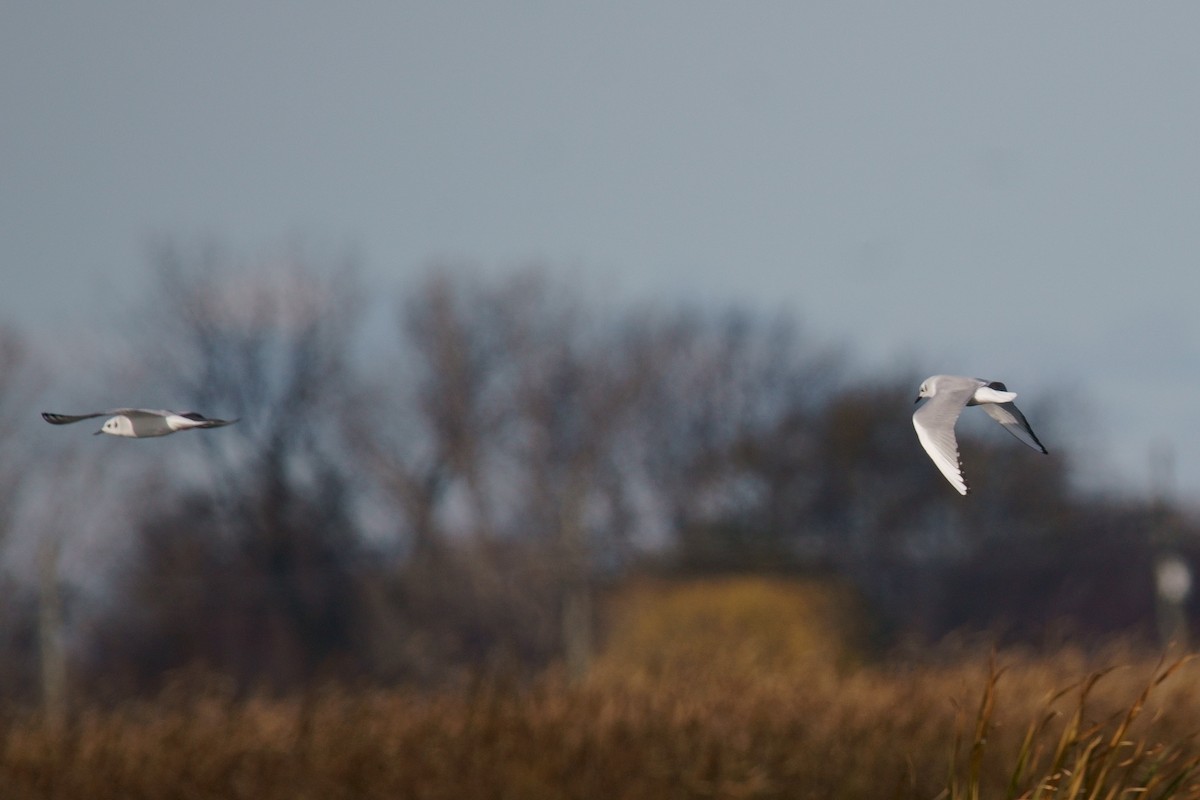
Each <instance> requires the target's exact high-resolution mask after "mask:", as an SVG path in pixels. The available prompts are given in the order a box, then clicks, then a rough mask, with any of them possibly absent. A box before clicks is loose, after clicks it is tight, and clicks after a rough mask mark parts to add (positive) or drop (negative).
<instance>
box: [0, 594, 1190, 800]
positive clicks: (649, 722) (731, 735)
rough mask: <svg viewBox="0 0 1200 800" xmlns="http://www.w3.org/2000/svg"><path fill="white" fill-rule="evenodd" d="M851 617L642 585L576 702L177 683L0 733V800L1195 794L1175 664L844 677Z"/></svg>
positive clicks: (1019, 665) (530, 689) (533, 693)
mask: <svg viewBox="0 0 1200 800" xmlns="http://www.w3.org/2000/svg"><path fill="white" fill-rule="evenodd" d="M851 608H852V607H851V605H850V604H849V603H847V602H844V598H843V597H842V596H841V595H840V593H839V592H837V591H836V590H828V589H825V588H818V587H813V586H805V585H793V584H787V583H783V582H772V581H762V580H750V579H745V580H733V581H725V582H720V583H715V584H714V583H709V584H704V585H689V586H682V587H664V586H657V587H656V586H641V587H635V588H634V589H631V590H629V591H626V592H623V593H621V595H620V597H618V598H617V600H616V601H615V602H614V604H613V605H612V618H611V620H610V622H611V628H610V630H611V631H612V635H611V636H610V638H609V641H608V643H607V645H606V648H605V651H604V653H603V655H602V656H601V658H600V659H599V661H598V663H597V665H596V668H595V669H594V670H593V672H592V673H591V674H590V675H589V676H588V677H587V678H586V679H585V680H583V681H580V682H578V683H570V682H568V681H566V680H565V679H564V678H563V677H562V675H561V674H559V673H558V672H557V671H554V670H551V671H549V672H547V673H545V674H543V675H541V676H539V677H537V678H535V679H532V680H525V681H518V680H505V679H501V678H488V679H474V680H464V681H462V682H457V683H455V684H454V685H453V686H447V687H444V688H441V689H438V690H436V691H433V690H428V689H404V688H390V689H349V688H345V687H338V686H324V687H319V688H315V689H313V690H312V691H310V692H309V693H307V694H305V695H304V696H301V697H292V698H285V699H267V698H235V697H234V696H232V694H231V693H230V692H228V691H225V690H224V689H223V688H222V685H221V682H220V681H219V680H215V679H214V680H199V679H180V680H179V681H177V682H176V683H175V684H173V685H172V686H171V687H170V688H168V689H167V690H165V691H164V692H162V693H161V694H160V695H159V696H158V697H156V698H155V699H153V700H152V701H144V702H138V703H129V704H125V705H122V706H119V707H116V708H110V709H100V708H89V707H86V706H84V707H82V708H79V709H77V711H76V713H75V714H74V715H73V716H72V718H71V719H70V720H69V721H68V722H66V723H65V724H64V725H62V726H60V727H57V728H56V727H53V726H47V725H44V724H42V723H41V722H40V721H39V720H38V719H36V718H33V717H29V716H26V715H21V714H17V713H11V714H8V715H7V716H5V717H4V719H3V723H2V726H0V797H3V798H88V797H97V798H99V797H121V798H155V799H156V800H165V799H167V798H258V799H261V800H270V799H272V798H313V799H314V800H315V799H316V798H428V799H429V800H434V799H435V798H446V799H447V800H450V799H451V798H453V799H454V800H459V799H461V798H513V799H514V800H516V799H517V798H521V799H525V798H528V799H530V800H537V799H539V798H547V799H549V798H597V799H599V798H605V799H609V798H630V799H631V800H632V799H633V798H646V799H647V800H649V799H651V798H656V799H657V798H709V797H728V798H754V797H760V798H793V797H794V798H891V797H900V798H955V799H956V798H1003V797H1027V798H1068V797H1069V798H1142V797H1146V798H1159V797H1200V781H1198V780H1197V778H1196V776H1195V772H1194V771H1195V768H1196V765H1197V759H1198V757H1200V743H1198V742H1197V741H1196V738H1195V734H1196V732H1197V730H1198V729H1200V699H1198V697H1200V692H1197V691H1196V687H1197V681H1198V679H1200V668H1198V667H1197V666H1196V665H1195V664H1193V663H1192V662H1190V661H1188V662H1181V661H1178V660H1176V661H1172V662H1169V663H1167V662H1160V661H1159V660H1157V659H1156V658H1155V657H1153V656H1152V655H1151V656H1147V655H1144V654H1139V653H1137V652H1135V651H1133V650H1131V649H1120V648H1114V649H1113V650H1112V651H1111V652H1109V653H1108V654H1107V655H1104V656H1096V655H1091V656H1085V655H1084V654H1083V653H1081V652H1078V651H1075V650H1064V651H1062V652H1059V653H1056V654H1053V655H1050V656H1046V655H1031V654H1023V653H1018V652H1001V653H998V654H995V657H994V659H993V658H992V657H991V656H990V655H989V654H988V653H987V652H983V653H981V654H980V653H963V654H961V655H958V656H955V657H946V658H940V659H936V660H933V659H931V660H930V661H929V662H928V663H925V664H923V665H920V666H916V665H913V664H911V663H909V664H906V665H898V664H878V663H865V662H863V661H862V660H861V659H860V658H859V657H858V654H857V653H856V647H857V644H856V638H855V637H856V636H858V635H859V634H858V633H857V632H856V631H855V623H854V614H853V612H852V610H850V609H851ZM1105 670H1107V671H1105Z"/></svg>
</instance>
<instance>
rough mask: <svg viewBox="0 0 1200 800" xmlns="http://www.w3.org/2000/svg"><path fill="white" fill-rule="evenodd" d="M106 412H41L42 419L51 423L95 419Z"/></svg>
mask: <svg viewBox="0 0 1200 800" xmlns="http://www.w3.org/2000/svg"><path fill="white" fill-rule="evenodd" d="M107 414H108V412H107V411H98V412H96V413H95V414H51V413H50V412H49V411H43V412H42V419H44V420H46V422H49V423H50V424H51V425H70V424H71V423H72V422H79V421H81V420H85V419H95V418H96V417H103V416H106V415H107Z"/></svg>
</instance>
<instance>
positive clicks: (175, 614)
mask: <svg viewBox="0 0 1200 800" xmlns="http://www.w3.org/2000/svg"><path fill="white" fill-rule="evenodd" d="M155 266H156V269H157V273H158V276H159V278H160V284H159V289H158V291H157V293H156V295H155V296H154V297H152V298H150V304H151V308H152V309H153V310H154V311H155V314H154V315H153V316H152V317H151V319H150V323H149V324H150V326H151V327H150V330H152V331H153V337H152V338H153V341H155V342H157V343H158V344H159V346H160V347H161V350H160V352H159V358H158V359H157V360H154V361H153V362H152V363H153V366H154V368H155V369H156V370H157V371H158V373H159V374H161V375H165V376H167V378H166V379H160V380H159V381H158V387H159V391H160V392H163V393H164V394H165V393H169V395H170V397H169V398H164V401H163V402H164V404H165V405H168V407H177V406H178V405H180V404H183V405H191V406H192V407H194V408H196V409H200V410H203V411H205V412H207V413H210V414H214V415H220V416H230V417H237V418H239V421H238V424H236V425H233V426H231V427H228V428H223V429H221V430H220V431H214V432H212V433H213V434H214V435H209V436H202V437H195V438H194V439H189V440H187V441H188V442H190V443H192V444H193V445H194V449H191V450H184V447H185V446H186V445H185V444H184V443H179V445H178V446H177V447H176V448H175V450H174V452H173V458H174V459H175V461H176V466H179V465H180V464H181V463H183V462H184V461H185V459H187V458H188V457H189V456H190V457H191V459H192V462H191V465H193V466H194V465H195V464H196V463H197V462H196V458H197V457H198V456H203V458H202V459H201V460H200V461H199V463H200V464H206V465H207V467H208V474H209V478H210V479H209V480H208V481H200V480H195V479H194V478H192V479H189V478H187V477H186V474H187V471H186V470H180V471H179V473H178V475H179V478H180V480H179V485H178V487H176V493H175V494H174V496H172V497H171V498H169V500H168V501H167V502H158V503H152V504H150V505H149V506H148V508H147V514H146V517H145V520H144V522H143V523H142V525H141V526H140V531H141V539H142V541H141V545H142V551H141V552H142V557H143V560H142V562H141V568H140V570H139V572H138V573H137V576H136V579H134V580H131V581H129V591H130V594H131V595H132V596H133V597H134V598H136V600H137V602H140V603H151V604H156V606H157V612H156V613H157V614H158V615H160V616H158V617H157V619H156V618H153V617H152V618H147V619H146V620H145V622H146V624H147V626H148V627H149V628H150V629H158V632H160V633H161V627H162V626H163V625H164V623H167V622H168V621H169V624H170V626H173V627H174V629H175V630H176V631H189V632H190V635H185V636H182V637H180V638H178V639H177V644H178V646H179V651H178V652H176V653H175V654H174V658H175V660H176V661H180V662H186V661H189V660H190V661H203V662H207V663H209V664H211V665H213V666H218V667H221V668H223V669H225V670H227V671H229V672H230V673H232V674H234V675H238V676H240V677H241V678H242V679H243V680H255V681H263V682H265V683H267V684H268V685H280V686H282V685H288V684H289V683H294V682H296V681H298V680H302V679H304V678H306V677H309V676H311V675H312V674H314V672H315V671H316V670H318V669H323V668H324V665H326V664H328V663H330V662H332V661H336V660H339V659H341V660H345V659H347V658H348V657H349V651H350V650H351V631H352V630H353V624H354V622H355V608H356V602H357V595H356V589H355V586H354V579H353V571H354V569H355V568H356V567H355V565H356V554H357V553H358V531H357V527H356V522H355V518H354V509H353V503H354V499H353V496H352V492H351V485H352V482H353V478H352V477H351V474H350V466H349V459H350V455H349V453H347V452H346V450H345V448H344V446H343V443H342V441H341V433H342V426H341V422H340V420H341V415H342V413H343V408H342V405H341V404H342V398H343V396H344V395H346V394H349V393H352V391H353V387H352V385H351V384H352V383H353V381H354V376H353V373H352V372H351V370H350V367H349V364H350V358H351V346H352V340H351V335H352V333H353V325H354V321H355V319H356V316H357V308H358V303H359V298H358V295H357V291H356V288H355V286H356V284H355V281H354V278H353V274H352V273H351V272H350V271H349V269H348V268H344V269H343V270H341V271H335V272H333V273H332V274H330V273H329V272H325V273H324V274H323V275H319V274H318V272H317V271H316V270H314V269H313V268H311V267H309V266H307V265H306V264H305V262H304V260H303V259H302V258H301V257H298V256H296V255H295V254H285V255H284V256H282V257H279V258H273V259H267V260H265V261H262V262H257V263H254V262H252V263H246V262H243V261H240V260H238V259H234V258H231V257H229V256H227V255H225V254H223V253H220V252H218V251H216V250H214V249H200V250H199V251H186V250H181V249H174V248H166V249H163V250H162V251H161V252H160V253H159V254H158V256H157V258H156V264H155ZM201 448H202V449H201ZM161 615H165V616H161ZM155 661H156V662H157V663H159V664H160V666H161V665H162V659H161V658H159V659H156V660H155ZM152 663H155V662H152Z"/></svg>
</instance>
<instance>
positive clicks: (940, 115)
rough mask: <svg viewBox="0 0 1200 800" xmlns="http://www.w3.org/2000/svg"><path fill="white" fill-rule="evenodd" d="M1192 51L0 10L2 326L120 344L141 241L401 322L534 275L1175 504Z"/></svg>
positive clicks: (98, 6) (1110, 9)
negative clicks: (803, 359)
mask: <svg viewBox="0 0 1200 800" xmlns="http://www.w3.org/2000/svg"><path fill="white" fill-rule="evenodd" d="M1198 32H1200V5H1196V4H1192V3H1182V2H1179V3H1155V4H1152V5H1151V4H1127V5H1124V6H1120V7H1115V6H1114V5H1113V4H1097V3H1091V2H1086V3H1085V2H1066V3H1052V4H1051V3H1045V2H1033V3H1012V2H1010V3H989V4H982V3H969V4H968V3H938V4H929V3H911V2H910V3H889V2H876V3H841V2H838V3H816V2H794V1H793V2H784V3H730V2H697V1H696V0H689V1H688V2H671V3H655V2H644V0H639V2H630V3H622V2H603V3H590V4H582V3H557V2H546V3H533V2H522V3H516V2H509V3H494V2H482V1H481V2H475V3H458V2H445V1H444V0H439V2H434V3H391V2H389V3H372V2H351V3H317V2H300V1H299V0H293V1H291V2H256V3H242V2H238V3H222V2H208V3H129V2H123V1H118V0H112V1H110V2H104V3H96V2H73V3H51V2H45V3H43V2H37V3H33V2H20V3H18V2H8V3H4V4H3V5H2V6H0V277H2V278H3V281H2V288H0V320H3V321H5V322H8V323H10V324H14V325H17V326H18V327H19V328H20V329H22V330H23V331H25V332H26V333H29V334H31V336H34V337H36V339H37V340H38V341H40V342H51V343H53V342H55V341H56V339H57V338H58V337H62V338H64V339H66V338H68V337H74V336H79V335H81V333H82V334H86V331H87V329H88V328H89V327H91V326H103V325H105V324H108V321H109V320H115V319H116V318H117V317H118V316H119V315H120V314H121V313H122V312H123V311H125V310H126V309H127V308H128V307H129V304H130V302H131V301H132V300H133V299H135V298H136V297H137V296H138V287H137V281H138V280H139V279H141V278H143V277H144V275H145V274H146V271H147V263H146V262H147V244H148V242H150V241H152V240H154V239H161V238H163V237H175V238H179V239H181V240H185V241H187V240H195V239H196V238H197V237H206V236H211V237H214V238H217V239H220V240H222V241H224V242H226V243H228V244H229V245H231V246H232V247H234V248H238V249H240V250H241V251H244V252H246V253H248V254H254V253H261V252H264V251H269V250H270V249H271V248H273V247H279V246H280V245H281V244H282V243H285V242H287V241H290V240H292V239H294V238H296V237H300V238H302V239H303V240H304V241H307V242H311V243H315V244H317V245H319V246H321V247H322V248H326V249H334V250H337V249H339V248H344V249H346V250H353V251H354V252H356V253H357V254H358V255H359V256H360V257H361V260H362V262H363V267H364V273H365V275H366V276H367V277H368V278H369V279H370V280H371V281H372V283H375V284H377V285H379V286H382V287H392V286H395V287H396V288H397V289H398V288H399V286H401V285H402V284H403V281H404V279H405V277H406V276H409V277H411V276H412V275H414V274H416V273H417V272H419V271H421V270H424V269H425V268H426V267H428V265H429V264H430V263H431V262H434V261H439V260H442V261H444V260H451V261H464V262H468V263H472V264H476V265H478V266H480V267H483V268H486V269H488V270H503V269H510V268H513V267H515V266H517V265H521V264H525V263H528V262H529V261H538V262H542V263H544V264H547V265H549V266H550V267H552V268H554V269H556V270H563V271H570V272H572V273H574V274H579V275H581V276H582V277H583V278H584V279H586V280H589V281H591V282H593V283H602V284H603V285H612V286H615V287H616V288H615V290H616V291H618V292H620V293H621V294H622V295H628V296H631V297H636V298H639V299H642V298H649V299H654V300H656V301H660V302H662V303H664V304H668V305H669V304H673V303H675V302H678V301H681V300H690V301H695V300H704V301H715V302H719V303H738V304H743V305H749V306H753V307H761V308H764V309H769V310H772V311H777V310H784V311H786V312H788V313H792V314H795V315H796V316H797V317H798V318H799V319H801V320H803V322H804V324H805V325H806V326H807V328H808V329H809V330H811V331H813V332H815V333H816V334H818V335H820V336H821V337H823V338H826V339H828V340H832V341H835V342H842V343H845V344H846V345H848V346H849V348H850V349H851V352H852V353H854V354H855V355H856V356H857V357H858V358H859V359H861V363H862V364H867V365H869V364H886V363H888V362H889V360H892V359H901V360H903V362H904V364H905V365H906V366H915V367H916V368H917V369H918V370H919V371H921V372H925V373H928V374H932V373H936V372H951V373H964V374H971V375H978V376H981V377H985V378H994V379H999V380H1004V381H1006V382H1007V383H1009V385H1010V387H1011V388H1013V389H1015V390H1017V391H1018V392H1020V393H1021V395H1022V400H1021V401H1020V402H1022V403H1027V404H1031V405H1034V406H1036V404H1037V403H1040V402H1045V401H1052V400H1055V399H1060V398H1063V399H1071V400H1080V399H1082V400H1085V401H1086V405H1087V407H1088V409H1089V410H1090V416H1088V417H1087V418H1086V419H1087V424H1086V425H1075V426H1072V427H1071V429H1070V430H1069V431H1063V432H1062V433H1061V435H1060V432H1058V431H1055V430H1045V429H1041V428H1038V425H1037V420H1036V419H1031V422H1033V423H1034V426H1035V429H1037V430H1038V435H1039V437H1040V438H1041V439H1042V441H1044V442H1045V443H1046V444H1047V446H1049V447H1051V448H1054V447H1055V446H1056V445H1058V446H1061V447H1066V448H1069V449H1072V450H1075V451H1078V452H1089V453H1092V452H1097V453H1102V454H1103V457H1102V459H1101V462H1100V463H1103V464H1104V465H1107V466H1108V467H1111V470H1110V473H1111V474H1107V475H1103V474H1101V473H1104V472H1105V470H1104V469H1100V470H1098V474H1101V476H1100V477H1101V479H1104V480H1109V481H1112V482H1114V483H1115V485H1124V486H1128V487H1133V488H1134V489H1136V490H1142V489H1145V488H1146V486H1147V484H1148V476H1149V473H1150V470H1149V467H1148V463H1149V456H1148V454H1149V452H1150V450H1151V448H1152V447H1154V446H1159V447H1162V446H1167V447H1169V448H1171V449H1173V450H1174V452H1175V454H1176V459H1177V464H1178V470H1177V475H1176V479H1175V486H1174V489H1175V490H1176V491H1177V493H1179V494H1185V493H1192V492H1194V491H1195V490H1197V489H1200V424H1198V422H1197V414H1196V412H1195V405H1196V398H1197V397H1198V396H1200V312H1198V310H1197V309H1198V307H1200V270H1198V269H1197V267H1198V264H1197V253H1198V252H1200V246H1198V245H1200V241H1198V239H1200V153H1198V148H1200V102H1198V101H1200V97H1198V89H1197V86H1200V47H1197V35H1198ZM608 276H613V277H612V278H611V279H610V278H609V277H608ZM81 329H82V330H81ZM913 388H914V394H915V390H916V387H915V386H914V387H913ZM130 402H131V403H134V404H136V398H131V399H130ZM1064 437H1065V438H1066V441H1064Z"/></svg>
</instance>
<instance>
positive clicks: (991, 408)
mask: <svg viewBox="0 0 1200 800" xmlns="http://www.w3.org/2000/svg"><path fill="white" fill-rule="evenodd" d="M979 405H980V407H981V408H982V409H983V410H984V411H986V412H987V415H988V416H989V417H991V418H992V419H994V420H996V422H999V423H1000V424H1001V425H1003V426H1004V430H1006V431H1008V432H1009V433H1011V434H1012V435H1013V436H1015V437H1017V438H1018V439H1020V440H1021V441H1022V442H1024V443H1025V444H1027V445H1029V446H1030V447H1032V448H1033V449H1034V450H1039V451H1041V452H1043V453H1045V452H1046V447H1045V445H1043V444H1042V443H1041V442H1039V441H1038V438H1037V436H1035V435H1034V433H1033V428H1031V427H1029V421H1028V420H1026V419H1025V415H1024V414H1022V413H1021V410H1020V409H1019V408H1017V406H1016V404H1014V403H980V404H979Z"/></svg>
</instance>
